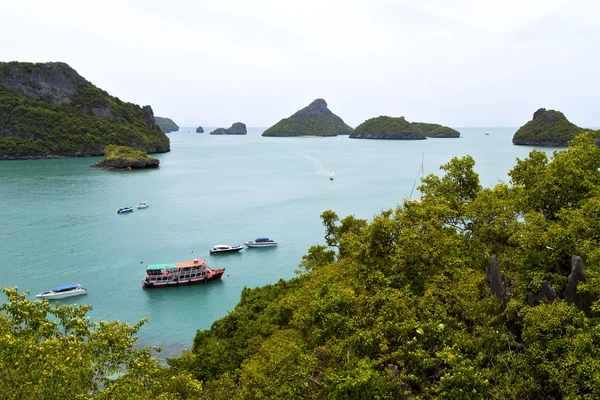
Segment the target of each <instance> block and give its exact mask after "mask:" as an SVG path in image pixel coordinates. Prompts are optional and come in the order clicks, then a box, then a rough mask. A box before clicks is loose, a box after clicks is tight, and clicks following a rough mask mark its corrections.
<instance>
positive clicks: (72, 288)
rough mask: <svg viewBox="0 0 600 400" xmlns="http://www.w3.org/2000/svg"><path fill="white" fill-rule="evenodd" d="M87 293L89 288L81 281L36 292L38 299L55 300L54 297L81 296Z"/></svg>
mask: <svg viewBox="0 0 600 400" xmlns="http://www.w3.org/2000/svg"><path fill="white" fill-rule="evenodd" d="M86 293H87V289H86V288H84V287H82V286H81V285H80V284H79V283H76V284H72V285H62V286H58V287H56V288H54V289H52V290H49V291H47V292H43V293H39V294H36V295H35V297H37V298H38V299H48V300H53V299H62V298H65V297H71V296H79V295H80V294H86Z"/></svg>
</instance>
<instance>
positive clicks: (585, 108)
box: [0, 0, 600, 126]
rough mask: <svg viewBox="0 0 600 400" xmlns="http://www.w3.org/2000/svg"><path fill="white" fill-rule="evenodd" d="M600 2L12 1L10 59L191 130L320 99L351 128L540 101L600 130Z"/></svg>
mask: <svg viewBox="0 0 600 400" xmlns="http://www.w3.org/2000/svg"><path fill="white" fill-rule="evenodd" d="M599 11H600V5H599V4H596V3H595V2H593V1H589V0H581V1H574V2H573V1H572V2H569V1H566V0H545V1H539V0H529V1H523V0H520V1H517V0H505V1H501V2H500V1H472V0H453V1H448V0H446V1H443V0H397V1H391V0H390V1H383V0H373V1H356V0H354V1H351V0H350V1H338V0H331V1H325V0H320V1H318V0H305V1H302V2H284V1H275V0H255V1H253V2H244V1H239V0H220V1H218V2H215V1H194V0H179V1H166V0H148V1H142V0H125V1H117V0H106V1H103V2H98V3H97V4H94V5H90V4H88V3H87V2H80V1H75V0H63V1H59V2H45V1H40V0H24V1H19V2H16V1H9V2H3V3H1V4H0V15H2V16H3V24H2V25H1V26H0V35H1V37H3V38H4V39H2V47H1V48H2V53H0V54H2V61H11V60H19V61H64V62H67V63H68V64H70V65H71V66H72V67H74V68H75V69H77V71H78V72H79V73H80V74H81V75H83V76H84V77H85V78H87V79H88V80H90V81H92V82H93V83H94V84H96V85H97V86H99V87H101V88H103V89H105V90H107V91H108V92H109V93H111V94H113V95H115V96H118V97H119V98H121V99H123V100H126V101H132V102H135V103H139V104H151V105H152V106H153V108H154V110H155V114H157V115H161V116H168V117H171V118H173V119H174V120H175V121H176V122H177V123H178V124H179V125H183V126H185V125H197V124H203V125H206V126H210V125H228V124H231V123H232V122H235V121H243V122H245V123H246V124H248V125H250V126H269V125H271V124H273V123H275V122H277V121H278V120H279V119H280V118H283V117H287V116H288V115H290V114H292V113H293V112H294V111H296V110H297V109H299V108H301V107H303V106H305V105H306V104H308V103H309V102H310V101H312V100H313V99H314V98H317V97H323V98H325V99H326V100H327V102H328V103H329V106H330V108H331V109H332V110H333V111H334V112H336V113H337V114H338V115H340V116H341V117H342V118H344V119H345V120H346V121H347V122H348V123H349V124H351V125H357V124H359V123H361V122H362V121H364V120H365V119H367V118H370V117H373V116H377V115H397V116H399V115H404V116H406V118H407V119H409V120H421V121H431V122H439V123H444V124H448V125H451V126H465V125H468V126H477V125H487V126H491V125H499V126H518V125H521V124H523V123H524V122H526V120H527V119H529V118H530V117H531V114H532V113H533V111H535V109H536V108H538V107H546V108H556V109H560V110H562V111H564V112H565V114H566V115H567V117H568V118H570V119H571V120H573V122H575V123H578V124H580V125H600V121H598V119H597V116H596V113H595V109H596V107H595V104H597V103H598V97H597V95H596V93H598V92H599V90H598V89H599V87H598V86H599V83H598V79H596V78H595V77H596V71H597V69H598V61H599V60H598V56H597V54H596V49H597V48H598V45H599V44H600V43H599V40H600V39H599V38H600V34H599V33H600V32H599V28H598V26H599V25H598V23H597V22H598V17H597V16H598V15H599V13H598V12H599ZM9 38H10V39H9Z"/></svg>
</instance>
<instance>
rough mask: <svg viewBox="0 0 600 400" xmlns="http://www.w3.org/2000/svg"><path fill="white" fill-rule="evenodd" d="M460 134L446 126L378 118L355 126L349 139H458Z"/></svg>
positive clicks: (397, 118) (401, 118)
mask: <svg viewBox="0 0 600 400" xmlns="http://www.w3.org/2000/svg"><path fill="white" fill-rule="evenodd" d="M458 137H460V132H458V131H457V130H455V129H452V128H449V127H447V126H443V125H439V124H432V123H425V122H408V121H407V120H406V119H405V118H404V117H388V116H379V117H376V118H370V119H368V120H366V121H365V122H363V123H362V124H360V125H359V126H357V127H356V128H355V129H354V132H352V134H350V138H351V139H384V140H424V139H427V138H458Z"/></svg>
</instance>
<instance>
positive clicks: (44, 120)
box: [0, 62, 170, 160]
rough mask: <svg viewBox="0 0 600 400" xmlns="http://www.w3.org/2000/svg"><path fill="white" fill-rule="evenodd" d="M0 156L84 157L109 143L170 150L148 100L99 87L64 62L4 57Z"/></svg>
mask: <svg viewBox="0 0 600 400" xmlns="http://www.w3.org/2000/svg"><path fill="white" fill-rule="evenodd" d="M0 99H2V100H1V101H0V160H13V159H38V158H59V157H85V156H99V155H102V154H103V151H104V149H105V147H106V146H108V145H110V144H122V143H127V144H129V145H130V146H131V147H133V148H135V149H140V150H143V151H145V152H148V153H161V152H167V151H169V150H170V143H169V138H168V137H167V136H166V135H165V134H164V133H163V132H162V131H161V129H160V127H159V126H158V125H157V124H156V122H155V118H154V113H153V111H152V108H151V107H150V106H144V107H140V106H139V105H136V104H132V103H127V102H124V101H122V100H120V99H119V98H117V97H113V96H111V95H109V94H108V93H106V92H105V91H103V90H101V89H99V88H97V87H96V86H94V85H93V84H92V83H90V82H89V81H87V80H86V79H84V78H83V77H82V76H80V75H79V74H78V73H77V72H76V71H75V70H74V69H72V68H71V67H69V66H68V65H67V64H65V63H60V62H54V63H23V62H9V63H6V62H0Z"/></svg>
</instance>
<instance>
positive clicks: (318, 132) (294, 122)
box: [262, 110, 352, 136]
mask: <svg viewBox="0 0 600 400" xmlns="http://www.w3.org/2000/svg"><path fill="white" fill-rule="evenodd" d="M350 132H352V128H351V127H350V126H348V125H346V123H345V122H344V121H343V120H342V119H341V118H340V117H338V116H337V115H335V114H334V113H332V112H331V111H330V110H326V111H325V112H324V113H323V114H321V115H319V116H316V117H312V118H306V119H291V118H284V119H282V120H281V121H279V122H278V123H276V124H275V125H273V126H272V127H270V128H269V129H267V130H266V131H264V132H263V134H262V136H336V135H348V134H350Z"/></svg>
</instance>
